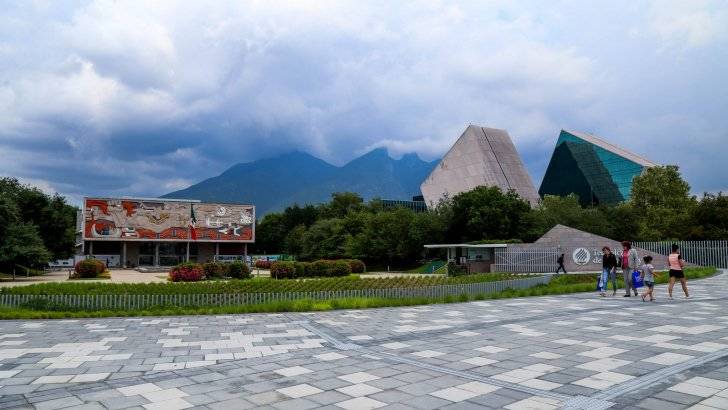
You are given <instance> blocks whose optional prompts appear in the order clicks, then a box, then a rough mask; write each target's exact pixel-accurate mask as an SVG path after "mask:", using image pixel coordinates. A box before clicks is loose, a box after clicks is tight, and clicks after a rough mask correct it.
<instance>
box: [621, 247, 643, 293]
mask: <svg viewBox="0 0 728 410" xmlns="http://www.w3.org/2000/svg"><path fill="white" fill-rule="evenodd" d="M621 262H622V278H623V279H624V288H625V291H626V293H625V294H624V297H626V298H628V297H630V296H632V295H631V294H630V293H629V291H630V290H633V291H634V295H635V296H637V288H635V287H634V283H633V282H632V271H634V270H635V269H637V267H639V265H640V262H639V256H638V255H637V251H636V250H634V249H632V242H630V241H623V242H622V259H621Z"/></svg>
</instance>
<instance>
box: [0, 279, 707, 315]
mask: <svg viewBox="0 0 728 410" xmlns="http://www.w3.org/2000/svg"><path fill="white" fill-rule="evenodd" d="M716 272H717V270H716V269H715V268H688V269H686V270H685V274H686V277H687V278H688V279H689V280H691V279H700V278H705V277H708V276H711V275H713V274H715V273H716ZM507 277H508V276H507V275H500V274H499V275H493V274H489V275H473V276H464V277H457V278H378V279H358V278H339V279H324V280H316V281H312V280H306V281H296V280H290V281H286V280H277V281H276V280H272V279H252V280H246V281H241V280H238V281H229V282H213V283H211V284H208V283H160V284H130V285H125V284H109V283H101V284H95V283H71V284H69V283H59V284H55V283H53V284H50V283H49V284H39V285H29V286H22V287H15V288H8V289H6V290H4V291H5V292H4V293H26V294H44V291H47V290H52V291H56V292H59V291H62V290H64V291H66V292H60V293H67V294H110V293H109V289H113V290H115V291H116V292H117V294H133V293H134V292H142V293H141V294H145V293H146V294H152V293H151V292H149V291H150V290H155V291H157V292H161V289H175V290H176V291H177V292H178V293H181V292H180V291H184V292H191V291H200V290H217V291H219V292H222V291H223V290H224V291H236V290H237V291H253V290H252V289H259V287H260V286H274V287H275V286H279V287H280V289H288V288H290V286H291V285H290V284H286V282H298V283H303V284H306V283H324V284H329V285H333V284H337V283H338V284H340V285H341V286H363V284H365V283H366V284H369V285H371V284H370V283H368V282H366V281H380V282H377V283H378V284H379V285H384V284H385V283H386V284H389V285H393V284H395V283H403V282H402V279H406V281H407V282H408V283H409V284H413V283H419V284H420V286H427V285H424V284H425V283H429V285H433V284H444V283H443V282H448V281H449V282H457V283H472V282H463V281H465V280H470V281H473V280H475V279H476V278H477V279H479V280H480V281H483V280H500V279H504V278H507ZM510 277H512V275H511V276H510ZM596 278H597V275H596V274H583V275H561V276H556V277H554V278H553V279H552V280H551V282H550V283H549V284H548V285H539V286H535V287H532V288H530V289H521V290H512V289H507V290H504V291H502V292H498V293H491V294H487V295H475V296H473V297H469V296H468V295H461V296H456V297H445V298H341V299H331V300H312V299H304V300H296V301H279V302H270V303H261V304H254V305H236V306H217V307H199V308H180V307H170V306H158V307H154V308H149V309H142V310H98V311H81V310H73V311H69V310H54V309H53V308H52V307H48V306H46V307H45V308H41V309H37V310H36V309H30V308H22V309H15V308H13V309H11V308H7V307H0V319H50V318H70V317H110V316H164V315H200V314H235V313H261V312H304V311H325V310H333V309H364V308H377V307H390V306H411V305H423V304H431V303H453V302H466V301H469V300H485V299H503V298H515V297H527V296H544V295H561V294H569V293H580V292H595V293H596ZM428 279H430V281H427V280H428ZM435 279H437V280H438V281H440V282H439V283H438V282H437V281H435ZM657 279H658V280H657V283H666V282H667V281H668V278H667V275H661V276H660V277H658V278H657ZM415 280H417V282H416V281H415ZM394 281H398V282H394ZM258 282H260V283H261V284H258ZM269 282H273V283H277V284H276V285H270V284H269ZM230 283H233V285H229V284H230ZM248 284H249V285H248ZM619 284H620V285H621V282H620V283H619ZM51 285H59V286H58V287H56V286H51ZM215 286H217V287H215ZM302 286H306V285H302ZM315 286H322V285H321V284H319V285H315ZM165 287H168V288H165ZM104 289H105V291H103V290H104ZM350 289H360V288H356V287H352V288H350ZM29 290H34V292H29ZM70 291H75V293H69V292H70ZM163 293H173V292H171V291H164V292H163ZM213 293H214V292H213ZM45 294H47V293H45Z"/></svg>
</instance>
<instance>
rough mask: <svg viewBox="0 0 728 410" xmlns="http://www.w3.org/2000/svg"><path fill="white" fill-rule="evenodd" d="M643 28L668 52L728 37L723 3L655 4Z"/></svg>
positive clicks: (676, 0) (727, 10)
mask: <svg viewBox="0 0 728 410" xmlns="http://www.w3.org/2000/svg"><path fill="white" fill-rule="evenodd" d="M647 27H648V28H649V30H650V31H651V32H652V33H653V34H654V35H656V36H658V38H660V40H661V41H662V42H663V43H664V47H665V48H668V49H678V50H681V49H687V48H694V47H704V46H706V45H708V44H710V43H712V42H715V41H721V40H725V39H726V38H727V36H728V8H727V7H726V3H725V2H724V1H720V0H718V1H711V0H692V1H680V0H665V1H655V2H654V4H653V6H652V8H651V11H650V16H649V21H648V25H647Z"/></svg>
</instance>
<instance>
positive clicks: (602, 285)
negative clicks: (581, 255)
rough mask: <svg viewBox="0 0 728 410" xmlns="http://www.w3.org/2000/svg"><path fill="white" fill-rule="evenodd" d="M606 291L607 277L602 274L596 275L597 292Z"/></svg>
mask: <svg viewBox="0 0 728 410" xmlns="http://www.w3.org/2000/svg"><path fill="white" fill-rule="evenodd" d="M606 290H607V275H606V273H604V272H602V273H600V274H599V275H597V291H599V292H604V291H606Z"/></svg>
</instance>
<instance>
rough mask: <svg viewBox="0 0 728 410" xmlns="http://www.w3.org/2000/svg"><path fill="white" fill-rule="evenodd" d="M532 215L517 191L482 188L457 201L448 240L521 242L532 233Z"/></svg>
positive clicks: (461, 194)
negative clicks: (517, 239)
mask: <svg viewBox="0 0 728 410" xmlns="http://www.w3.org/2000/svg"><path fill="white" fill-rule="evenodd" d="M530 212H531V206H530V205H529V203H528V202H527V201H525V200H524V199H522V198H521V197H520V196H518V194H517V193H516V192H515V191H508V192H506V193H503V191H501V190H500V188H498V187H485V186H479V187H477V188H475V189H473V190H472V191H469V192H463V193H460V194H458V195H456V196H454V197H453V199H452V219H451V221H450V226H449V230H448V235H447V236H448V239H449V240H453V241H474V240H481V239H514V238H521V237H522V236H523V234H524V233H525V232H528V230H529V226H528V225H529V224H530V222H531V219H530V218H529V216H528V215H529V213H530Z"/></svg>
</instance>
